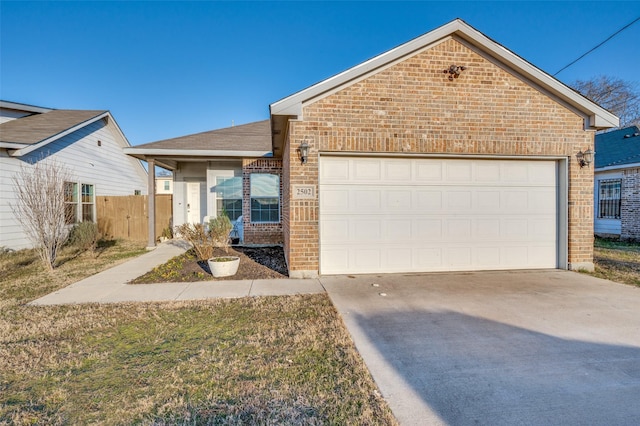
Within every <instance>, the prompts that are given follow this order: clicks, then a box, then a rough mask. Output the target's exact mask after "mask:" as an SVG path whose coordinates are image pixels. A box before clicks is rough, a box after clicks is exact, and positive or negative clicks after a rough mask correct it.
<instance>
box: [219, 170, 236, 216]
mask: <svg viewBox="0 0 640 426" xmlns="http://www.w3.org/2000/svg"><path fill="white" fill-rule="evenodd" d="M223 213H226V214H227V216H229V219H231V221H234V220H236V219H238V218H239V217H240V216H242V176H236V177H217V178H216V214H217V215H221V214H223Z"/></svg>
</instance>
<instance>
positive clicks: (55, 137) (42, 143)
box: [9, 111, 113, 157]
mask: <svg viewBox="0 0 640 426" xmlns="http://www.w3.org/2000/svg"><path fill="white" fill-rule="evenodd" d="M109 116H111V114H109V111H106V112H104V113H102V114H99V115H97V116H95V117H93V118H90V119H88V120H86V121H83V122H82V123H79V124H76V125H75V126H73V127H70V128H68V129H67V130H64V131H62V132H60V133H58V134H56V135H53V136H49V137H48V138H46V139H43V140H41V141H40V142H37V143H34V144H30V145H27V146H25V147H24V148H21V149H18V150H16V151H13V152H11V153H9V155H11V156H12V157H22V156H23V155H25V154H28V153H30V152H32V151H35V150H36V149H39V148H42V147H43V146H45V145H47V144H49V143H51V142H53V141H55V140H58V139H60V138H62V137H64V136H66V135H68V134H71V133H73V132H75V131H76V130H79V129H81V128H83V127H85V126H87V125H89V124H91V123H95V122H96V121H98V120H102V119H103V118H105V117H109ZM112 119H113V117H112Z"/></svg>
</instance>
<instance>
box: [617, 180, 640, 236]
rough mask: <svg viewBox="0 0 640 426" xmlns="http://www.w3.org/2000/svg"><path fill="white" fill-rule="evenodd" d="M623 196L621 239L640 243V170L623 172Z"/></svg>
mask: <svg viewBox="0 0 640 426" xmlns="http://www.w3.org/2000/svg"><path fill="white" fill-rule="evenodd" d="M621 196H622V200H621V201H622V202H621V206H620V220H621V223H620V225H621V232H620V238H621V239H622V240H626V241H640V214H638V212H640V168H636V169H628V170H625V171H623V172H622V194H621Z"/></svg>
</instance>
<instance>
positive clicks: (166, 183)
mask: <svg viewBox="0 0 640 426" xmlns="http://www.w3.org/2000/svg"><path fill="white" fill-rule="evenodd" d="M170 185H171V183H170V182H169V181H168V180H165V181H164V190H165V191H168V190H169V189H171V188H169V186H170Z"/></svg>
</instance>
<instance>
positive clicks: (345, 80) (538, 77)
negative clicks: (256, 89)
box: [269, 19, 619, 129]
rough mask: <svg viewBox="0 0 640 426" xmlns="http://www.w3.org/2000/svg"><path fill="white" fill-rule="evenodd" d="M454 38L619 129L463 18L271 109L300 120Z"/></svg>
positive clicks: (598, 124) (598, 125)
mask: <svg viewBox="0 0 640 426" xmlns="http://www.w3.org/2000/svg"><path fill="white" fill-rule="evenodd" d="M453 35H455V36H458V37H460V38H461V39H462V40H465V41H467V42H468V43H470V44H472V45H474V46H476V47H478V48H480V49H481V50H483V51H485V52H488V53H489V54H490V55H491V56H493V57H494V58H496V59H498V60H500V61H501V62H502V63H503V64H505V65H507V66H508V67H510V68H512V69H513V70H514V71H515V72H517V73H518V74H521V75H522V76H524V77H525V78H527V79H530V80H532V81H533V82H535V83H537V84H539V85H540V86H541V87H543V88H545V89H546V90H549V91H550V92H552V93H554V94H555V95H556V96H558V97H559V98H560V99H562V100H563V101H564V102H566V103H568V104H570V105H572V106H573V107H574V108H577V109H578V110H580V111H582V112H583V113H585V114H587V115H588V123H586V125H587V126H589V127H591V128H595V129H602V128H610V127H618V126H619V119H618V117H616V116H615V115H613V114H611V113H610V112H608V111H607V110H605V109H604V108H602V107H600V106H598V105H596V104H595V103H593V102H591V101H590V100H588V99H587V98H585V97H583V96H582V95H580V94H579V93H578V92H576V91H574V90H572V89H571V88H569V87H568V86H566V85H564V84H563V83H561V82H560V81H559V80H557V79H555V78H554V77H552V76H550V75H549V74H547V73H545V72H544V71H542V70H540V69H539V68H537V67H535V66H533V65H532V64H530V63H529V62H527V61H525V60H524V59H522V58H520V57H519V56H517V55H516V54H514V53H513V52H511V51H510V50H508V49H507V48H505V47H504V46H502V45H500V44H498V43H496V42H495V41H493V40H491V39H490V38H488V37H487V36H485V35H484V34H482V33H481V32H479V31H477V30H476V29H474V28H473V27H471V26H470V25H468V24H467V23H465V22H464V21H462V20H460V19H456V20H454V21H452V22H450V23H448V24H445V25H443V26H441V27H439V28H437V29H435V30H433V31H431V32H429V33H426V34H424V35H422V36H420V37H418V38H415V39H413V40H411V41H409V42H407V43H405V44H402V45H400V46H398V47H396V48H394V49H391V50H389V51H387V52H385V53H382V54H381V55H378V56H376V57H374V58H372V59H369V60H368V61H365V62H363V63H361V64H360V65H356V66H355V67H352V68H350V69H348V70H346V71H343V72H342V73H340V74H337V75H335V76H333V77H330V78H328V79H326V80H324V81H321V82H319V83H316V84H314V85H313V86H310V87H308V88H307V89H304V90H302V91H300V92H297V93H295V94H293V95H291V96H288V97H286V98H284V99H281V100H279V101H277V102H274V103H273V104H271V105H270V106H269V109H270V112H271V115H293V116H297V117H298V118H300V117H301V115H302V104H303V103H305V102H307V101H309V100H310V99H313V98H316V97H318V96H320V95H321V94H323V93H325V92H327V91H330V90H332V89H334V88H336V87H339V86H342V85H345V84H350V83H352V82H353V81H354V80H355V79H357V78H359V77H360V76H362V75H365V74H368V73H371V72H373V71H377V70H379V69H380V68H381V67H384V66H386V65H387V64H389V63H391V62H394V61H397V60H399V59H402V58H404V57H406V56H408V55H411V54H414V53H415V52H417V51H419V50H420V49H422V48H424V47H425V46H429V45H431V44H434V43H436V42H437V41H439V40H441V39H443V38H446V37H449V36H453Z"/></svg>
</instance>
